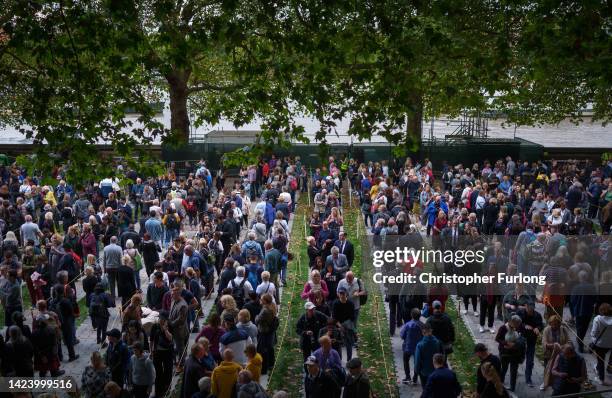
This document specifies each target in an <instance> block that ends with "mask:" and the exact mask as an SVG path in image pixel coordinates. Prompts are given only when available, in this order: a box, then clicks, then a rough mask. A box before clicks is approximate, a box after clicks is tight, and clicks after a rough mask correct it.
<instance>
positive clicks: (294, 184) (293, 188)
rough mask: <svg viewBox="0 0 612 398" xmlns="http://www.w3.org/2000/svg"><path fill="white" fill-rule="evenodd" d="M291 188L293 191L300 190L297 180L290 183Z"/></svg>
mask: <svg viewBox="0 0 612 398" xmlns="http://www.w3.org/2000/svg"><path fill="white" fill-rule="evenodd" d="M289 186H290V187H291V189H292V190H293V191H297V189H298V183H297V179H293V180H291V182H290V183H289Z"/></svg>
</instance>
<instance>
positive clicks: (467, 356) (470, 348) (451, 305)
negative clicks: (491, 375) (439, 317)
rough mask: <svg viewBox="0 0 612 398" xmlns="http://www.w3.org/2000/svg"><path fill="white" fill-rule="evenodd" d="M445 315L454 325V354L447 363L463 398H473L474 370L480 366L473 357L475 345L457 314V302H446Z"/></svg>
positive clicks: (474, 386)
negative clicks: (455, 376)
mask: <svg viewBox="0 0 612 398" xmlns="http://www.w3.org/2000/svg"><path fill="white" fill-rule="evenodd" d="M446 313H447V314H448V316H449V317H450V318H451V319H452V320H453V323H454V325H455V345H454V346H453V351H454V352H453V353H452V354H450V355H449V362H450V364H451V366H452V368H453V370H454V371H455V373H457V377H458V378H459V382H460V383H461V386H462V387H463V392H464V397H470V396H475V392H476V370H477V369H478V365H479V364H480V361H479V360H478V358H476V356H475V355H474V345H475V344H476V343H475V342H474V339H473V338H472V335H471V334H470V332H469V330H468V326H467V325H466V324H465V323H464V322H463V319H462V318H461V316H460V315H459V313H458V312H457V302H456V301H455V300H453V299H449V300H448V302H447V303H446Z"/></svg>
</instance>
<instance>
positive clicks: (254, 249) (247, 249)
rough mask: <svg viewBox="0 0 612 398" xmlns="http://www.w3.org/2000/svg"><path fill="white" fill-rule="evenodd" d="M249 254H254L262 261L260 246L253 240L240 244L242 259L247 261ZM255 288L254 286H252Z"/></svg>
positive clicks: (262, 255)
mask: <svg viewBox="0 0 612 398" xmlns="http://www.w3.org/2000/svg"><path fill="white" fill-rule="evenodd" d="M249 253H251V254H256V255H257V257H259V259H260V260H263V258H264V254H263V251H262V250H261V246H260V245H259V243H257V242H256V241H254V240H247V241H246V242H244V243H243V244H242V257H244V258H245V259H247V260H248V259H249ZM253 287H256V286H253Z"/></svg>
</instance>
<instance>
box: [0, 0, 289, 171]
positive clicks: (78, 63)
mask: <svg viewBox="0 0 612 398" xmlns="http://www.w3.org/2000/svg"><path fill="white" fill-rule="evenodd" d="M252 6H253V4H251V3H250V2H237V1H231V0H229V1H223V0H220V1H204V0H161V1H157V0H133V1H132V0H108V1H107V0H96V1H82V0H62V1H60V2H59V3H57V2H52V1H39V2H36V1H27V2H26V1H16V0H14V1H12V2H10V7H9V8H7V9H6V10H5V11H4V12H3V13H2V15H1V17H0V22H2V27H3V31H4V32H5V38H6V39H5V40H4V41H3V42H1V43H0V57H1V58H0V59H1V62H0V63H1V66H0V82H1V83H0V86H1V87H2V90H1V91H0V92H1V93H2V99H3V100H6V101H2V102H3V103H4V104H5V105H3V106H5V109H3V112H2V114H3V115H4V119H5V122H10V123H13V124H16V125H18V126H20V128H21V129H22V131H23V132H24V133H25V134H26V135H27V137H29V138H32V139H33V140H34V143H35V146H36V148H37V150H36V154H37V157H36V158H35V162H33V163H32V167H38V168H44V169H47V168H50V166H51V165H53V164H58V163H61V162H69V163H71V164H72V167H70V168H69V175H70V176H71V177H73V178H74V179H81V178H89V177H93V176H94V175H96V174H99V175H106V174H108V173H111V174H112V172H113V169H112V162H111V160H112V159H111V158H100V157H99V156H98V154H97V150H96V149H95V148H94V146H93V144H96V143H99V142H100V141H101V140H104V141H106V142H110V143H111V145H112V147H113V151H114V153H115V155H116V156H122V157H128V159H131V160H132V161H131V164H130V167H133V168H140V166H142V165H143V164H146V162H145V163H143V162H140V161H135V159H132V157H133V155H137V156H138V159H139V160H140V159H143V157H144V158H145V159H146V156H147V151H146V149H147V147H148V145H149V144H150V143H151V142H152V141H153V139H155V138H156V137H161V138H162V139H163V143H164V144H177V143H186V142H187V139H188V137H189V131H190V113H193V114H194V116H195V120H196V121H197V123H204V122H215V121H217V120H218V119H219V117H220V115H221V114H223V116H225V117H229V118H231V119H232V120H235V121H236V123H238V124H242V123H245V122H248V121H250V120H252V119H253V118H254V117H255V116H256V115H258V112H259V113H261V114H262V118H263V119H264V120H268V121H270V120H279V118H278V117H276V116H273V117H270V118H266V114H273V113H277V112H276V110H274V109H273V107H275V106H276V105H278V104H276V103H275V102H274V100H272V99H271V98H270V94H269V93H277V94H276V95H277V97H278V98H282V97H283V95H281V94H279V93H280V90H279V89H278V88H275V87H273V86H272V85H270V84H269V83H268V82H267V71H266V70H265V69H264V70H261V69H255V68H252V67H247V68H246V69H240V68H237V67H234V66H232V64H236V65H238V64H240V66H241V67H242V65H247V64H246V63H244V62H242V61H240V62H239V60H241V59H242V58H251V59H252V58H253V57H254V56H255V55H254V52H258V54H257V56H258V59H260V60H261V59H263V58H264V57H265V56H266V51H267V52H270V51H271V50H270V49H269V48H268V49H266V48H265V45H260V43H259V42H261V43H263V39H261V40H260V39H258V38H257V37H258V36H257V35H260V36H262V37H263V35H265V30H264V29H260V28H258V27H257V26H256V24H255V19H254V18H255V16H256V15H259V14H258V13H257V12H256V11H257V10H256V9H255V8H254V9H251V8H252ZM256 6H257V5H256V4H255V7H256ZM262 9H263V8H262ZM264 11H265V9H264ZM249 35H250V36H252V37H250V36H249ZM247 43H248V44H249V46H250V47H247ZM258 65H259V66H262V65H265V64H264V63H263V62H261V63H259V64H258ZM230 93H231V94H232V96H233V97H232V100H231V102H228V101H227V100H226V99H225V98H224V96H225V95H228V94H230ZM217 97H218V98H217ZM9 99H10V101H9ZM166 99H167V100H168V103H169V108H170V113H171V125H170V128H169V129H168V128H165V126H163V125H161V123H159V122H158V121H157V120H156V118H155V113H156V111H155V109H154V108H153V107H152V106H151V103H152V102H155V101H158V100H166ZM190 101H192V103H191V104H190ZM236 101H239V102H236ZM128 109H129V110H130V111H132V112H136V113H137V114H139V117H138V119H137V121H131V119H130V118H127V115H128V114H127V111H128ZM9 116H10V120H7V119H9ZM270 124H274V122H272V121H270ZM48 148H51V149H52V151H53V152H54V154H55V155H56V156H50V153H49V150H48ZM139 149H142V150H140V151H139Z"/></svg>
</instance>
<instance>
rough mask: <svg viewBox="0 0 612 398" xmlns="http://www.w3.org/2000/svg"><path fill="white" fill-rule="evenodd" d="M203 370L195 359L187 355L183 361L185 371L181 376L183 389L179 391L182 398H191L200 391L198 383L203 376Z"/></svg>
mask: <svg viewBox="0 0 612 398" xmlns="http://www.w3.org/2000/svg"><path fill="white" fill-rule="evenodd" d="M205 370H206V369H205V368H204V366H202V365H201V364H200V363H199V362H198V360H197V359H195V358H194V357H192V356H191V355H189V357H187V359H186V360H185V371H184V376H183V388H182V389H181V397H182V398H191V397H193V395H194V394H195V393H196V392H198V391H200V389H199V388H198V381H200V379H201V378H202V377H204V376H205Z"/></svg>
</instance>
